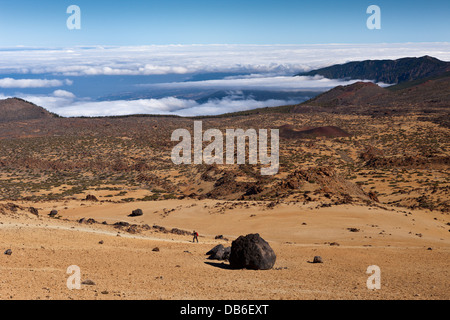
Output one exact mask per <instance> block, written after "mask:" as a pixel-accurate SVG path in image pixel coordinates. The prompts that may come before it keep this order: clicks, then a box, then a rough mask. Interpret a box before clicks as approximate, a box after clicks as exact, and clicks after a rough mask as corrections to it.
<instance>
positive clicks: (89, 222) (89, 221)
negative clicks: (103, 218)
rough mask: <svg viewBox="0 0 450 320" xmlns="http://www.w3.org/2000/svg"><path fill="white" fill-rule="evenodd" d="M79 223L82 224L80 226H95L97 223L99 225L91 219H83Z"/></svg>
mask: <svg viewBox="0 0 450 320" xmlns="http://www.w3.org/2000/svg"><path fill="white" fill-rule="evenodd" d="M78 223H80V224H95V223H97V221H95V220H94V219H92V218H89V219H86V218H83V219H80V220H78Z"/></svg>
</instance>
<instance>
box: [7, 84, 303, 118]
mask: <svg viewBox="0 0 450 320" xmlns="http://www.w3.org/2000/svg"><path fill="white" fill-rule="evenodd" d="M18 97H19V98H22V99H25V100H27V101H30V102H33V103H34V104H36V105H38V106H42V107H44V108H46V109H47V110H49V111H51V112H54V113H56V114H59V115H61V116H64V117H79V116H87V117H100V116H122V115H133V114H166V115H179V116H199V115H218V114H223V113H229V112H236V111H244V110H251V109H255V108H263V107H275V106H280V105H288V104H294V103H298V101H293V100H267V101H256V100H254V99H246V100H242V99H241V98H242V96H240V95H239V93H238V92H235V93H233V92H230V95H229V96H228V97H225V98H223V99H214V100H210V101H208V102H206V103H197V102H196V101H194V100H189V99H178V98H174V97H167V98H162V99H140V100H131V101H129V100H115V101H77V100H76V97H75V95H73V94H72V93H71V92H68V91H63V90H56V91H55V92H53V94H52V95H26V94H20V95H18ZM6 98H10V97H9V96H4V95H1V94H0V99H6Z"/></svg>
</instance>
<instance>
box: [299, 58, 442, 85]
mask: <svg viewBox="0 0 450 320" xmlns="http://www.w3.org/2000/svg"><path fill="white" fill-rule="evenodd" d="M447 71H450V62H446V61H441V60H439V59H436V58H433V57H430V56H424V57H420V58H402V59H398V60H365V61H355V62H349V63H345V64H339V65H333V66H330V67H326V68H322V69H317V70H312V71H309V72H304V73H300V74H298V75H297V76H316V75H321V76H323V77H325V78H328V79H348V80H349V79H355V80H372V81H375V82H383V83H386V84H399V83H403V82H408V81H415V80H418V79H422V78H428V77H433V76H438V75H440V74H443V73H445V72H447Z"/></svg>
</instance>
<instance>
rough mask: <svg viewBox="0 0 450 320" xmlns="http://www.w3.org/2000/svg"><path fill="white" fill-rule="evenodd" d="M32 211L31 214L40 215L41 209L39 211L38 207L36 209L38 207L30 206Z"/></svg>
mask: <svg viewBox="0 0 450 320" xmlns="http://www.w3.org/2000/svg"><path fill="white" fill-rule="evenodd" d="M30 213H31V214H34V215H35V216H39V211H38V209H36V208H34V207H31V208H30Z"/></svg>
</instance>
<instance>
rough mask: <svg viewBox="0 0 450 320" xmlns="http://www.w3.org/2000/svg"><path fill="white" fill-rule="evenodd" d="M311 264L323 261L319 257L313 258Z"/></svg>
mask: <svg viewBox="0 0 450 320" xmlns="http://www.w3.org/2000/svg"><path fill="white" fill-rule="evenodd" d="M313 263H323V259H322V257H321V256H315V257H314V260H313Z"/></svg>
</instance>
